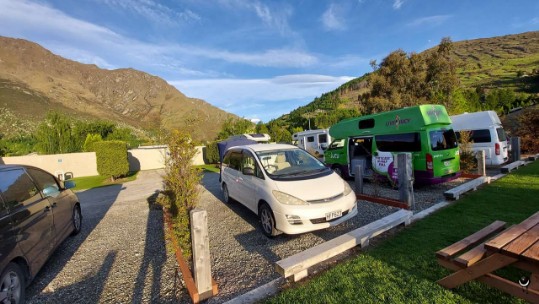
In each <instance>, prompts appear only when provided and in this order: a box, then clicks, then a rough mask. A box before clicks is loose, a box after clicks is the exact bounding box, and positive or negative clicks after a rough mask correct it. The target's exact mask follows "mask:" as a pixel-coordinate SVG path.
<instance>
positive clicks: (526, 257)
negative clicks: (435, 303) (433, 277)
mask: <svg viewBox="0 0 539 304" xmlns="http://www.w3.org/2000/svg"><path fill="white" fill-rule="evenodd" d="M504 226H505V223H504V222H500V221H496V222H494V223H492V224H491V225H489V226H487V227H485V228H483V229H482V230H480V231H478V232H476V233H474V234H473V235H471V236H469V237H467V238H465V239H463V240H461V241H459V242H457V243H455V244H453V245H451V246H449V247H446V248H444V249H442V250H440V251H438V252H437V257H438V262H439V263H440V264H441V265H442V266H444V267H446V268H449V269H451V270H455V272H454V273H452V274H450V275H448V276H446V277H445V278H443V279H441V280H439V281H438V283H439V284H440V285H442V286H444V287H446V288H455V287H457V286H460V285H462V284H464V283H466V282H469V281H471V280H479V281H481V282H484V283H486V284H488V285H491V286H493V287H495V288H498V289H500V290H502V291H504V292H507V293H510V294H512V295H514V296H516V297H520V298H523V299H525V300H527V301H529V302H532V303H539V212H537V213H535V214H534V215H532V216H530V217H529V218H527V219H526V220H524V221H523V222H521V223H520V224H517V225H514V226H512V227H510V228H509V229H506V230H503V229H504ZM502 230H503V231H502ZM500 231H501V232H500ZM494 233H498V234H497V235H496V236H494V237H493V238H492V239H490V240H487V241H486V242H484V243H483V242H482V240H484V239H487V238H488V237H489V236H491V235H492V234H494ZM472 246H475V248H473V249H471V250H469V251H467V252H466V253H464V254H462V255H460V256H459V257H456V256H457V254H458V253H460V252H462V251H463V250H467V249H468V248H469V247H472ZM507 266H514V267H517V268H520V269H522V270H525V271H528V272H530V273H531V275H530V276H529V277H526V278H523V279H524V280H519V281H522V282H520V283H516V282H513V281H510V280H507V279H505V278H503V277H500V276H498V275H496V274H494V272H495V271H496V270H499V269H502V268H504V267H507ZM526 283H528V284H526ZM523 285H525V286H523Z"/></svg>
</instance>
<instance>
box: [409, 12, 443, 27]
mask: <svg viewBox="0 0 539 304" xmlns="http://www.w3.org/2000/svg"><path fill="white" fill-rule="evenodd" d="M451 17H452V16H451V15H436V16H429V17H423V18H418V19H415V20H413V21H412V22H409V23H408V24H407V25H408V26H410V27H418V26H428V25H441V24H442V23H444V22H445V21H446V20H448V19H449V18H451Z"/></svg>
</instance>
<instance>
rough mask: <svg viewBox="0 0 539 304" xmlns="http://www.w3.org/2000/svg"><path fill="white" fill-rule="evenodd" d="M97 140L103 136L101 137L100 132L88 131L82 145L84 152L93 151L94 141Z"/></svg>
mask: <svg viewBox="0 0 539 304" xmlns="http://www.w3.org/2000/svg"><path fill="white" fill-rule="evenodd" d="M98 141H103V138H101V134H92V133H88V134H87V135H86V140H85V141H84V146H83V150H84V152H92V151H94V143H96V142H98Z"/></svg>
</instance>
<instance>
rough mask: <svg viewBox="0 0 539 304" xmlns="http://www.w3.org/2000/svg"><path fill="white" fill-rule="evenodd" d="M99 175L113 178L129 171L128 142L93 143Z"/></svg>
mask: <svg viewBox="0 0 539 304" xmlns="http://www.w3.org/2000/svg"><path fill="white" fill-rule="evenodd" d="M93 148H94V150H95V154H96V158H97V172H99V175H102V176H107V177H110V178H111V179H112V180H115V179H116V178H118V177H120V176H124V175H127V173H129V160H128V158H127V144H126V143H125V142H123V141H101V142H95V143H94V144H93Z"/></svg>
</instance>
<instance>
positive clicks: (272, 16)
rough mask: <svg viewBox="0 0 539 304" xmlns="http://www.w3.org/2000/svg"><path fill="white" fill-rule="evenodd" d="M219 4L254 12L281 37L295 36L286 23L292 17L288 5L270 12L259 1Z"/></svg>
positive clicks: (236, 0) (226, 0)
mask: <svg viewBox="0 0 539 304" xmlns="http://www.w3.org/2000/svg"><path fill="white" fill-rule="evenodd" d="M219 3H221V4H222V5H223V6H225V7H229V8H231V9H233V10H236V9H243V10H248V11H252V12H254V13H255V14H256V16H257V17H258V18H259V19H260V20H262V22H263V23H264V24H265V25H266V26H267V27H269V28H272V29H275V30H276V31H278V32H279V33H280V34H281V35H283V36H290V35H296V33H294V32H293V31H292V29H291V28H290V25H289V23H288V20H289V19H290V17H291V16H292V15H293V10H292V7H291V6H289V5H286V4H284V5H282V6H280V7H279V9H275V10H272V9H271V8H270V7H269V6H267V5H266V4H264V3H262V2H260V1H252V0H220V1H219Z"/></svg>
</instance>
